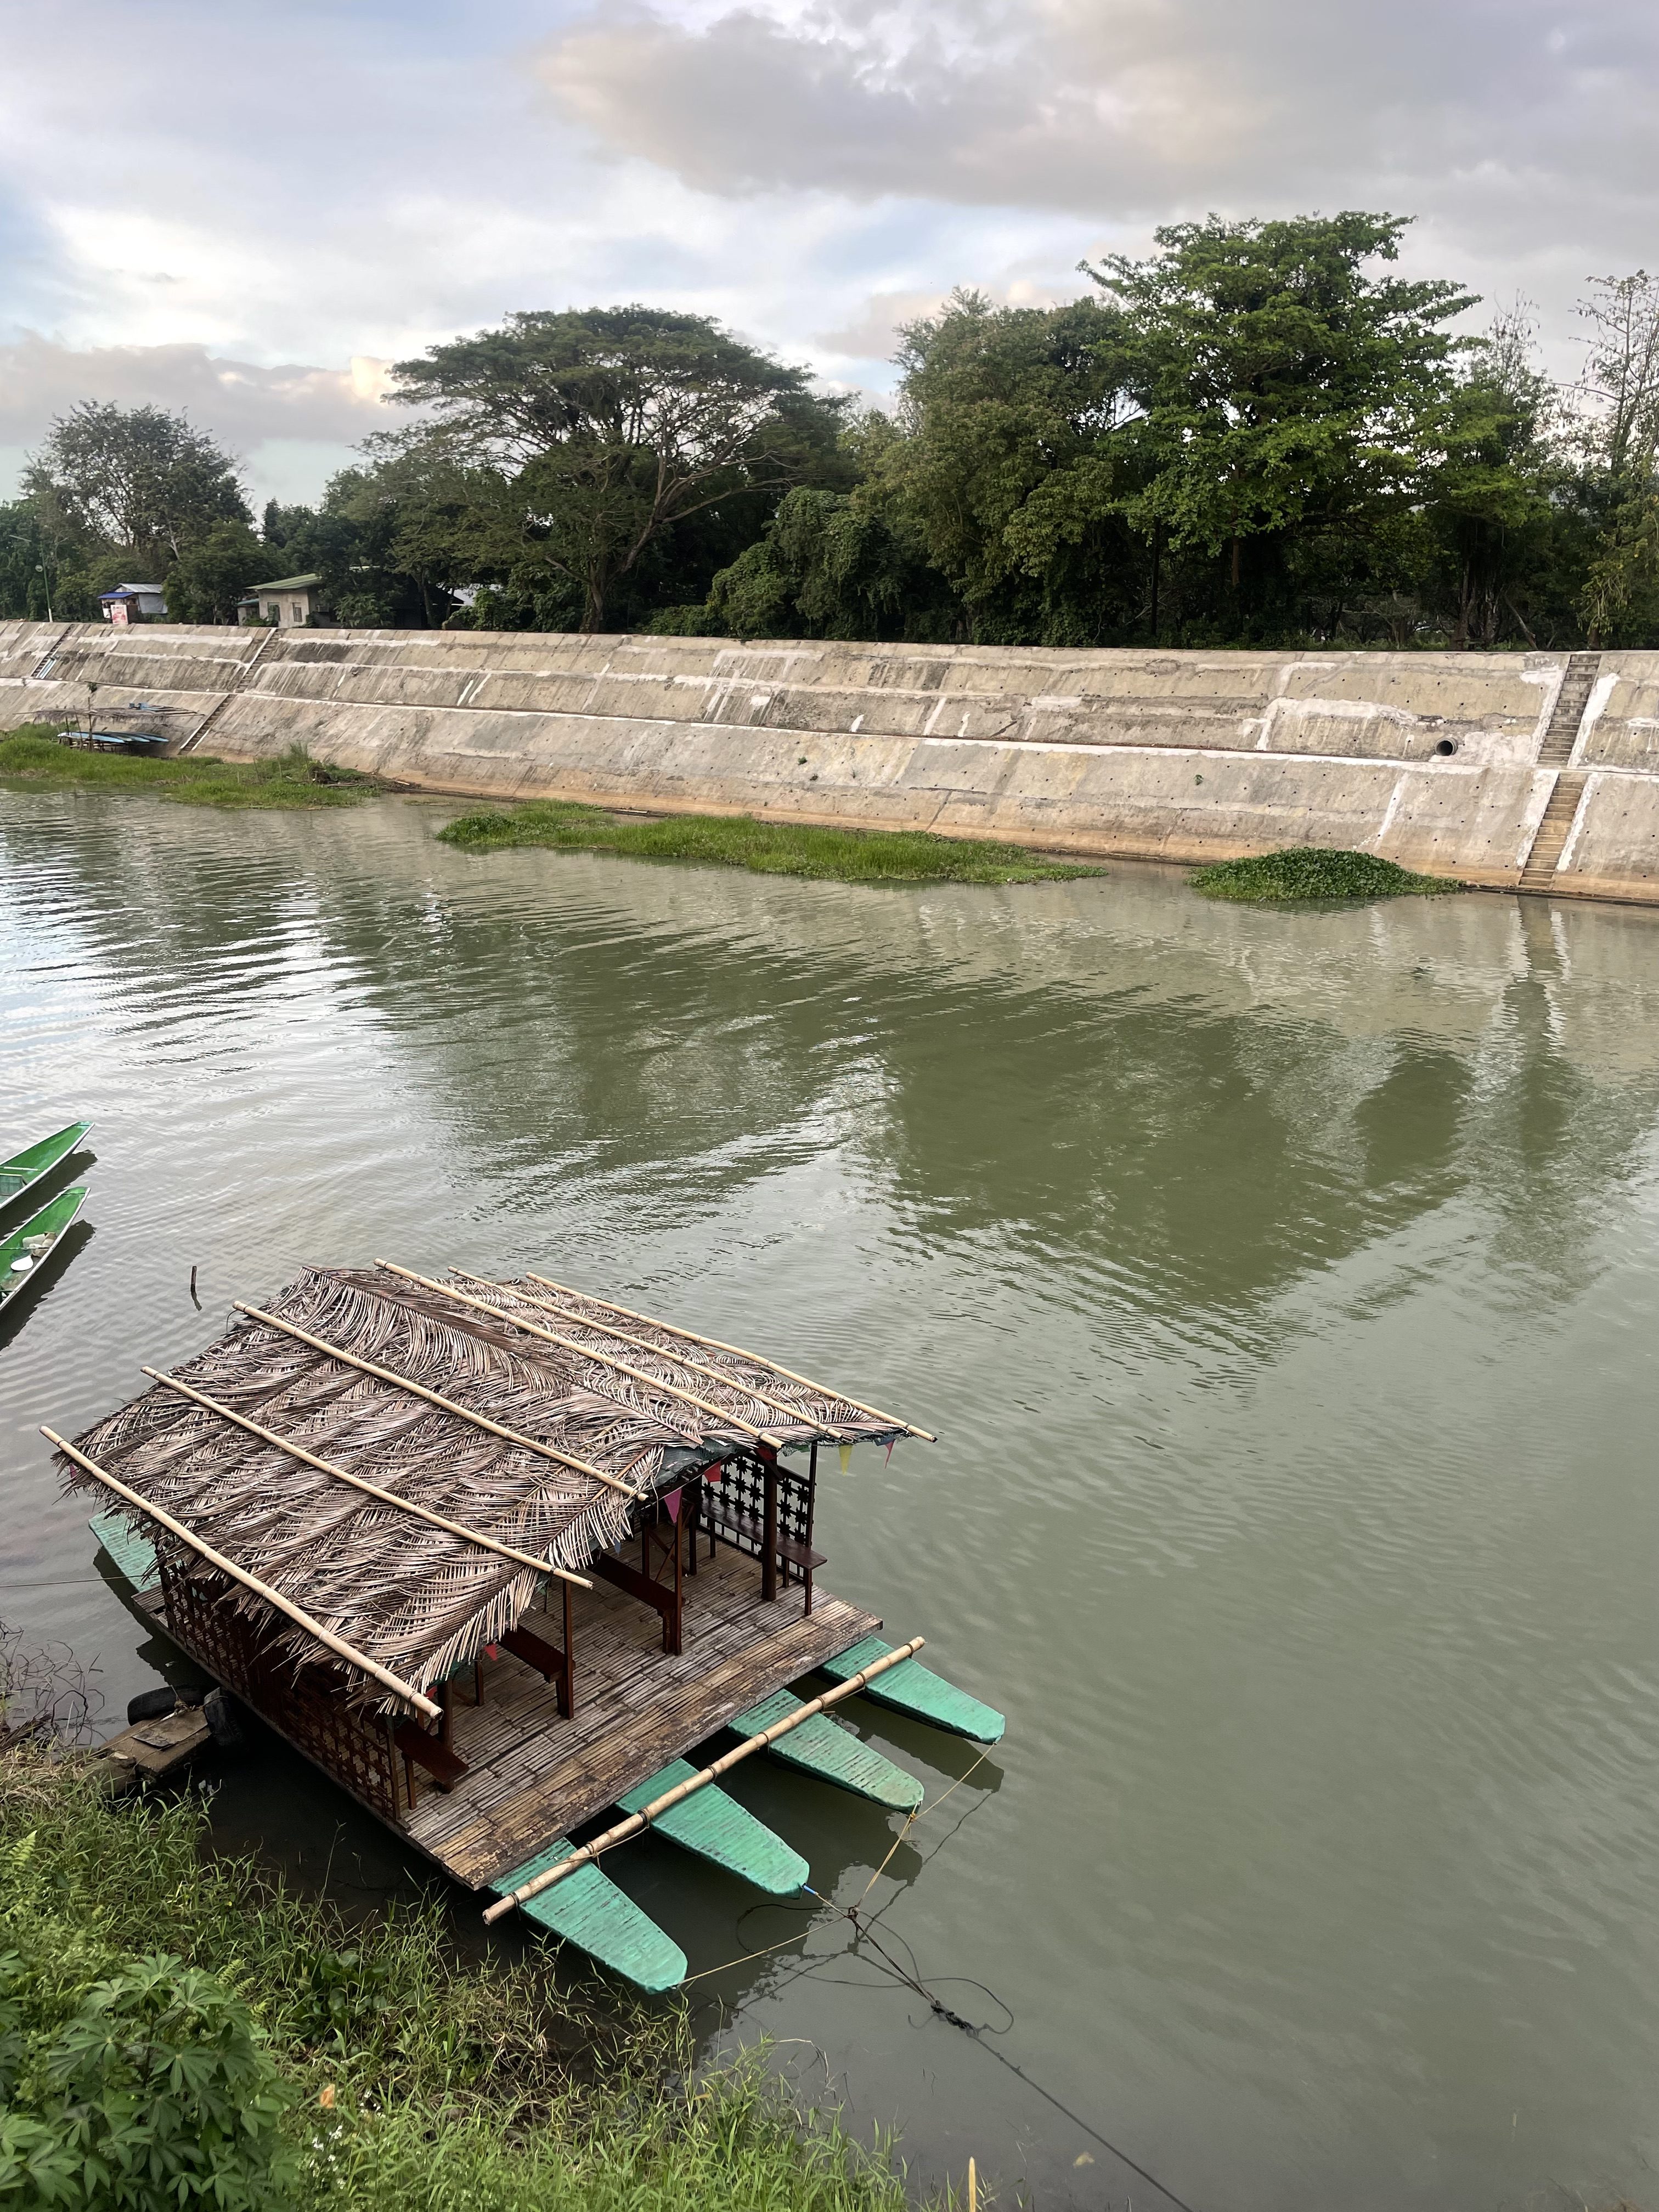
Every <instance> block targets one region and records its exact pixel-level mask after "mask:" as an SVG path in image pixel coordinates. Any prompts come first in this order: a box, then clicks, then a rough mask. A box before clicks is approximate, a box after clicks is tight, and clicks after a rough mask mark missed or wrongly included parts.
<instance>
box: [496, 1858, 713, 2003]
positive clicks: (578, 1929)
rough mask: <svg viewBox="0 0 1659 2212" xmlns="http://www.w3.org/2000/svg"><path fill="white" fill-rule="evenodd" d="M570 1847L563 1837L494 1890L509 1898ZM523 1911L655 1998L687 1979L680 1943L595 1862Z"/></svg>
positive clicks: (530, 1901)
mask: <svg viewBox="0 0 1659 2212" xmlns="http://www.w3.org/2000/svg"><path fill="white" fill-rule="evenodd" d="M570 1849H571V1847H570V1845H569V1844H568V1842H567V1841H566V1840H565V1838H563V1837H562V1836H560V1837H557V1838H556V1839H555V1840H554V1841H553V1842H552V1843H550V1844H549V1845H548V1846H547V1849H546V1850H544V1851H538V1852H537V1854H536V1856H535V1857H534V1858H533V1859H527V1860H526V1862H525V1863H524V1865H523V1866H521V1867H514V1868H513V1871H512V1873H511V1874H504V1875H502V1876H501V1880H500V1881H495V1882H492V1883H491V1884H490V1887H491V1888H492V1889H493V1890H494V1891H495V1893H496V1895H497V1896H498V1897H505V1896H507V1894H508V1893H509V1892H510V1891H512V1890H515V1889H516V1888H517V1887H519V1884H520V1882H523V1881H529V1880H530V1877H531V1876H532V1875H537V1874H543V1873H544V1872H545V1871H546V1869H548V1868H549V1867H550V1866H554V1865H556V1864H557V1863H558V1861H559V1860H560V1859H565V1858H568V1857H569V1856H570ZM519 1910H520V1912H525V1913H527V1914H528V1915H529V1916H530V1917H531V1919H532V1920H538V1921H539V1922H540V1923H541V1924H542V1926H543V1927H544V1928H550V1929H552V1931H553V1933H554V1934H555V1935H556V1936H561V1937H562V1938H563V1940H564V1942H567V1943H574V1945H575V1946H576V1948H577V1949H578V1950H579V1951H586V1954H587V1955H588V1957H589V1958H590V1959H597V1960H599V1964H600V1965H601V1966H609V1967H611V1969H612V1970H613V1971H614V1972H617V1973H618V1974H623V1975H625V1976H626V1977H627V1978H628V1979H629V1981H630V1982H632V1983H634V1984H635V1985H636V1986H637V1987H638V1988H640V1989H642V1990H649V1991H650V1992H651V1994H652V1995H653V1996H655V1995H657V1993H658V1992H659V1990H671V1989H675V1988H678V1985H679V1984H680V1983H681V1982H683V1981H684V1979H685V1954H684V1951H682V1950H681V1948H680V1947H679V1945H678V1943H675V1942H671V1940H670V1939H669V1937H667V1936H665V1935H664V1934H663V1932H662V1930H661V1929H660V1928H659V1927H658V1925H657V1923H656V1922H655V1921H654V1920H653V1919H651V1918H649V1917H647V1915H646V1914H645V1913H643V1912H641V1911H640V1908H639V1906H638V1905H635V1902H634V1900H633V1899H632V1898H631V1897H625V1896H624V1895H623V1893H622V1891H621V1890H619V1889H618V1888H617V1885H616V1883H615V1882H614V1881H611V1877H610V1876H609V1875H603V1874H601V1873H600V1872H599V1869H598V1867H596V1866H595V1865H594V1864H593V1863H592V1861H591V1860H590V1861H589V1863H587V1865H586V1866H584V1867H578V1868H577V1869H576V1871H575V1873H574V1874H568V1875H566V1876H565V1878H564V1880H563V1881H556V1882H555V1883H554V1885H553V1887H552V1888H551V1889H544V1890H543V1892H542V1893H541V1895H540V1896H539V1897H532V1898H528V1899H526V1901H525V1903H524V1904H523V1905H520V1907H519Z"/></svg>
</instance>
